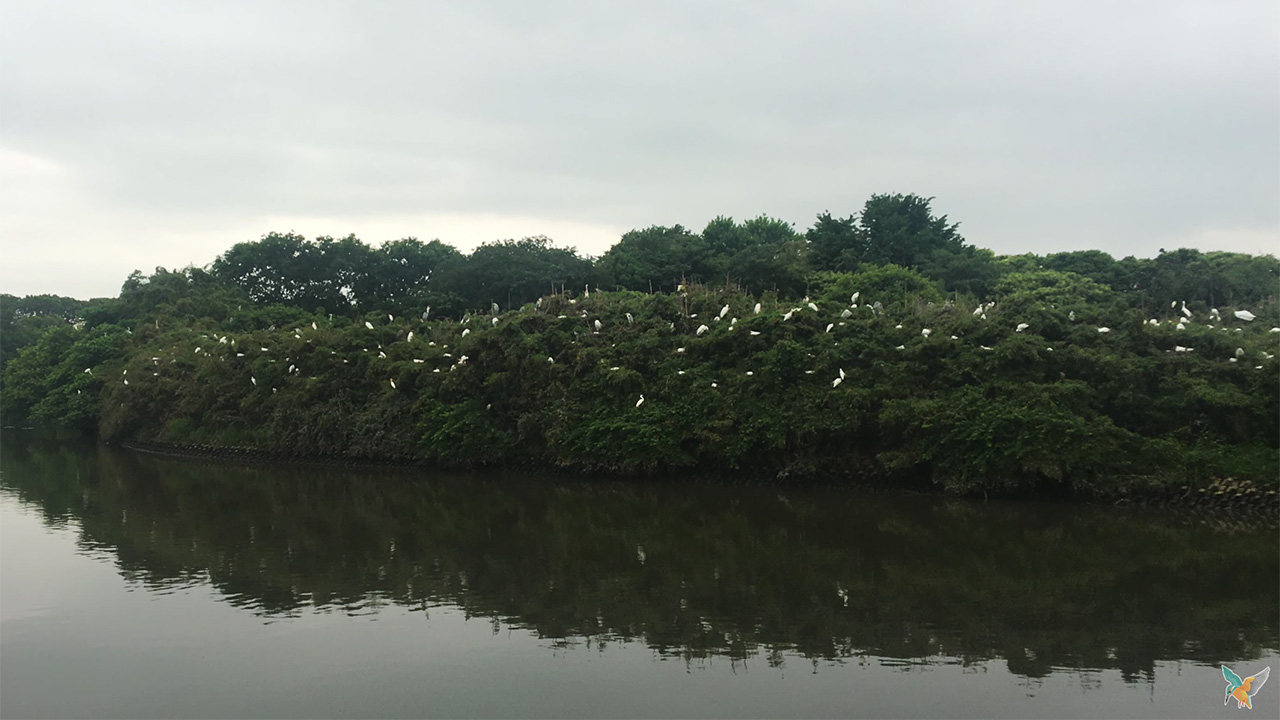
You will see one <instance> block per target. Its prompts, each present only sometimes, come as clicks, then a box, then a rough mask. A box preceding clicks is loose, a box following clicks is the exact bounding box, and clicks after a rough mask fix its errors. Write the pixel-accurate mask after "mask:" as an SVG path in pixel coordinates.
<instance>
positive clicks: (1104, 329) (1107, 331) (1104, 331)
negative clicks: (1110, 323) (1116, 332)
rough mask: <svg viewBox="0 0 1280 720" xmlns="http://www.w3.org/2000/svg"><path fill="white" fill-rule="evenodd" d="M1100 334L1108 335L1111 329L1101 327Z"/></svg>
mask: <svg viewBox="0 0 1280 720" xmlns="http://www.w3.org/2000/svg"><path fill="white" fill-rule="evenodd" d="M1098 332H1099V333H1101V334H1103V335H1106V334H1107V333H1109V332H1111V328H1109V327H1100V328H1098Z"/></svg>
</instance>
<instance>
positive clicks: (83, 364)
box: [0, 195, 1280, 495]
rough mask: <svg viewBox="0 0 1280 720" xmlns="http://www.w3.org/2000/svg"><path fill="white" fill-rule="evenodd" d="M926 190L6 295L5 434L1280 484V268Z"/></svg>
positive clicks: (694, 469)
mask: <svg viewBox="0 0 1280 720" xmlns="http://www.w3.org/2000/svg"><path fill="white" fill-rule="evenodd" d="M929 205H930V204H929V200H927V199H924V198H920V197H917V196H912V195H906V196H903V195H882V196H875V197H873V198H871V199H870V200H869V201H868V202H867V203H866V205H865V206H864V208H863V210H862V212H860V213H858V214H857V215H855V216H850V217H848V218H837V217H833V216H831V215H830V214H826V213H824V214H823V215H821V216H819V217H818V219H817V221H816V222H815V223H814V225H813V226H812V227H811V228H809V229H808V230H807V232H803V233H802V232H797V231H796V230H795V229H794V228H793V227H792V226H791V225H790V224H788V223H785V222H782V221H779V220H774V219H771V218H767V217H760V218H757V219H755V220H749V221H747V222H742V223H738V222H735V221H733V220H731V219H728V218H717V219H716V220H714V221H712V222H711V223H709V224H708V225H707V226H706V228H705V229H704V230H703V231H702V232H701V233H694V232H691V231H689V230H686V229H684V228H682V227H680V226H675V227H651V228H648V229H644V230H636V231H632V232H629V233H627V234H626V235H624V236H623V237H622V239H621V240H620V241H619V242H618V243H617V244H616V245H614V246H613V247H612V248H611V249H610V250H609V251H608V252H606V253H605V254H604V255H603V256H601V257H599V258H594V259H592V258H586V257H582V256H580V255H578V254H577V253H576V252H575V251H574V250H572V249H562V248H556V247H553V246H552V245H551V244H550V242H549V241H548V240H546V239H545V238H526V239H524V240H520V241H504V242H496V243H491V244H486V245H481V246H480V247H478V248H476V249H475V250H474V251H473V252H471V253H470V254H466V255H464V254H462V253H459V252H458V251H457V250H455V249H453V248H452V247H450V246H448V245H445V244H442V243H440V242H438V241H433V242H430V243H422V242H419V241H418V240H415V239H406V240H400V241H396V242H390V243H386V244H384V245H381V246H378V247H371V246H369V245H366V244H364V243H362V242H361V241H359V240H357V239H356V238H354V237H347V238H343V239H340V240H335V239H332V238H327V237H325V238H319V239H317V240H314V241H309V240H307V239H305V238H303V237H300V236H297V235H294V234H283V235H281V234H272V235H267V236H265V237H264V238H262V239H261V240H260V241H258V242H251V243H241V244H239V245H236V246H234V247H233V248H231V249H230V250H229V251H227V252H226V253H225V254H223V255H222V256H220V257H219V258H218V259H217V260H216V261H215V262H214V263H213V264H212V265H211V266H209V267H208V269H207V270H206V269H196V268H188V269H186V270H183V271H172V272H171V271H167V270H164V269H163V268H157V269H156V271H155V273H154V274H152V275H150V276H143V275H142V274H140V273H134V274H133V275H132V276H130V278H129V279H128V280H127V282H125V284H124V287H123V288H122V290H121V293H120V295H119V297H117V298H111V299H100V300H92V301H78V300H72V299H69V298H59V297H54V296H34V297H26V298H15V297H13V296H7V295H6V296H4V297H3V312H0V323H3V325H0V343H2V344H3V357H2V361H3V363H4V368H3V388H2V395H3V412H4V415H5V419H4V422H5V424H8V425H13V424H21V423H37V424H50V425H60V426H74V427H79V428H83V429H85V430H89V431H92V432H96V433H98V434H99V435H100V436H101V437H102V438H104V439H106V440H110V441H132V442H141V443H161V444H168V445H197V444H198V445H207V446H219V447H234V448H251V449H254V450H258V451H264V452H268V453H275V454H280V455H289V456H300V457H308V458H367V459H382V460H397V461H420V462H424V463H427V464H432V465H438V466H450V467H480V466H518V467H528V468H560V469H567V470H572V471H581V472H599V473H606V474H613V475H651V474H659V473H662V474H671V473H677V474H683V473H688V474H696V475H718V476H724V475H733V476H738V477H744V478H751V479H771V480H779V479H780V480H784V481H786V480H807V479H820V480H823V481H828V482H830V481H837V482H850V483H857V482H867V481H874V482H877V483H921V482H925V481H932V482H933V483H936V484H937V485H939V486H941V487H943V488H945V489H946V490H949V491H954V492H992V491H1007V490H1024V489H1026V490H1033V491H1040V492H1056V491H1072V492H1077V493H1086V494H1094V495H1097V494H1101V495H1123V494H1125V493H1129V492H1132V491H1134V490H1139V489H1142V490H1146V489H1150V488H1159V487H1167V486H1179V487H1181V486H1183V485H1189V486H1191V487H1193V488H1195V487H1204V486H1205V485H1207V484H1208V483H1210V482H1211V481H1214V480H1224V479H1226V478H1234V479H1236V480H1239V481H1249V482H1252V483H1254V484H1255V485H1260V486H1261V487H1262V489H1263V490H1264V491H1267V492H1270V491H1272V490H1274V488H1275V485H1276V479H1277V476H1278V475H1280V452H1278V445H1280V372H1278V371H1280V365H1278V364H1277V360H1276V355H1277V354H1280V311H1278V308H1277V289H1278V283H1280V261H1277V259H1276V258H1275V257H1273V256H1269V255H1268V256H1249V255H1241V254H1234V253H1222V252H1210V253H1202V252H1199V251H1196V250H1186V249H1183V250H1178V251H1174V252H1162V253H1161V254H1160V255H1159V256H1158V257H1156V258H1152V259H1141V258H1133V257H1127V258H1124V259H1122V260H1115V259H1113V258H1112V257H1111V256H1109V255H1107V254H1105V253H1103V252H1099V251H1082V252H1067V253H1058V254H1053V255H1047V256H1036V255H1018V256H999V257H998V256H996V255H994V254H993V253H991V252H990V251H987V250H982V249H978V248H975V247H973V246H972V245H969V244H967V243H966V242H965V240H964V239H963V238H962V237H961V236H960V234H959V232H958V227H957V225H955V224H948V222H947V219H946V218H945V217H942V218H938V217H935V216H934V215H933V214H932V212H931V210H930V206H929Z"/></svg>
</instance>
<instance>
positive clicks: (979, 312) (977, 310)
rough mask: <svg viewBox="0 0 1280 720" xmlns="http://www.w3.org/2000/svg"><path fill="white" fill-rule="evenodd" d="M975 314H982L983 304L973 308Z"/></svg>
mask: <svg viewBox="0 0 1280 720" xmlns="http://www.w3.org/2000/svg"><path fill="white" fill-rule="evenodd" d="M973 314H974V316H975V317H976V316H978V315H981V314H982V306H981V305H979V306H978V307H976V308H974V309H973Z"/></svg>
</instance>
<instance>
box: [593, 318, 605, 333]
mask: <svg viewBox="0 0 1280 720" xmlns="http://www.w3.org/2000/svg"><path fill="white" fill-rule="evenodd" d="M594 324H595V328H596V332H600V329H601V328H603V327H604V323H601V322H600V321H599V320H596V321H595V323H594Z"/></svg>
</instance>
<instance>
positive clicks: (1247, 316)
mask: <svg viewBox="0 0 1280 720" xmlns="http://www.w3.org/2000/svg"><path fill="white" fill-rule="evenodd" d="M1231 314H1232V315H1235V316H1236V317H1237V318H1239V319H1241V320H1243V321H1245V322H1253V321H1254V319H1255V318H1257V317H1258V316H1257V315H1254V314H1253V313H1251V312H1249V311H1248V310H1237V311H1235V312H1233V313H1231Z"/></svg>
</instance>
